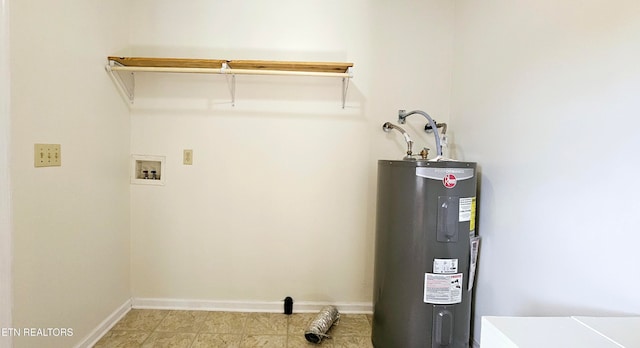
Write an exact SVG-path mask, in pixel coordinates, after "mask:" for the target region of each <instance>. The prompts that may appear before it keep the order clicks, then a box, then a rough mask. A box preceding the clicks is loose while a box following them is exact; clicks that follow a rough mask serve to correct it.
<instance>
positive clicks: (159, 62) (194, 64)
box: [108, 56, 227, 69]
mask: <svg viewBox="0 0 640 348" xmlns="http://www.w3.org/2000/svg"><path fill="white" fill-rule="evenodd" d="M108 59H109V60H110V61H114V62H116V63H118V64H120V65H122V66H128V67H150V68H202V69H220V68H222V64H223V63H226V62H227V61H226V60H224V59H193V58H149V57H114V56H111V57H108Z"/></svg>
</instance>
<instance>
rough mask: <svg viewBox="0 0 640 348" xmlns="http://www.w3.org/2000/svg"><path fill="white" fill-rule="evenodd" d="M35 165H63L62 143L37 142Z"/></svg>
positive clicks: (34, 152)
mask: <svg viewBox="0 0 640 348" xmlns="http://www.w3.org/2000/svg"><path fill="white" fill-rule="evenodd" d="M33 164H34V166H35V167H59V166H61V165H62V151H61V149H60V144H35V145H34V151H33Z"/></svg>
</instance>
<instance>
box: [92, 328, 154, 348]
mask: <svg viewBox="0 0 640 348" xmlns="http://www.w3.org/2000/svg"><path fill="white" fill-rule="evenodd" d="M149 335H150V332H145V331H127V330H111V331H109V332H107V333H106V334H105V335H104V336H102V338H101V339H100V341H98V343H96V344H95V345H94V348H138V347H140V345H141V344H142V342H144V340H145V339H147V337H148V336H149Z"/></svg>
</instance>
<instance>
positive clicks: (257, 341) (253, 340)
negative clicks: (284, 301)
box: [240, 314, 287, 348]
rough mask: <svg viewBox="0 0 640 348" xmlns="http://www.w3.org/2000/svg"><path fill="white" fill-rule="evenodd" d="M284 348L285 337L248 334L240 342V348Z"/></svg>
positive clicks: (285, 344) (285, 343)
mask: <svg viewBox="0 0 640 348" xmlns="http://www.w3.org/2000/svg"><path fill="white" fill-rule="evenodd" d="M283 315H284V314H283ZM286 346H287V336H286V335H261V334H248V335H245V336H244V337H242V341H240V347H241V348H258V347H259V348H284V347H286Z"/></svg>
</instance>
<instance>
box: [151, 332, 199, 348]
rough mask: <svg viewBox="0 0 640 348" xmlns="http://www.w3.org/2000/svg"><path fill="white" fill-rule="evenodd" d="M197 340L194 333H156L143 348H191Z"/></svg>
mask: <svg viewBox="0 0 640 348" xmlns="http://www.w3.org/2000/svg"><path fill="white" fill-rule="evenodd" d="M195 338H196V334H194V333H180V332H154V333H152V334H151V335H150V336H149V338H147V340H146V341H144V343H143V344H142V347H143V348H189V346H191V343H192V342H193V341H194V339H195Z"/></svg>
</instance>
